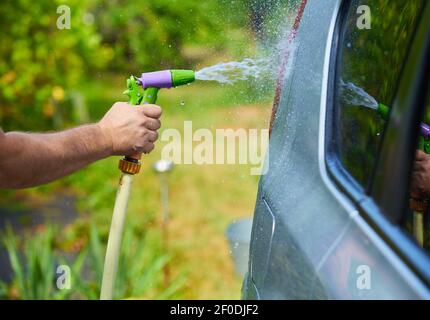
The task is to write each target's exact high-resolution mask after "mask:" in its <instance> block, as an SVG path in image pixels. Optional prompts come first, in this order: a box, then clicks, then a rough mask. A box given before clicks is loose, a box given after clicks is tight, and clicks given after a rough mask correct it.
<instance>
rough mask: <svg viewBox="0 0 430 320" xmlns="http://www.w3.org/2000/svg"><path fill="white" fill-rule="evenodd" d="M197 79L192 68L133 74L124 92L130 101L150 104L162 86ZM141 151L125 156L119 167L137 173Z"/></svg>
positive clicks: (154, 100) (167, 86) (172, 85)
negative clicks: (137, 76) (135, 75)
mask: <svg viewBox="0 0 430 320" xmlns="http://www.w3.org/2000/svg"><path fill="white" fill-rule="evenodd" d="M194 80H195V73H194V71H192V70H163V71H155V72H147V73H142V75H141V76H140V78H136V77H134V76H131V77H130V78H129V79H127V90H125V91H124V94H125V95H127V96H128V97H129V103H130V104H133V105H139V104H150V103H155V102H156V101H157V95H158V91H159V90H160V89H162V88H173V87H179V86H182V85H185V84H188V83H191V82H193V81H194ZM141 157H142V154H141V153H137V154H134V155H131V156H127V157H124V158H123V159H122V160H120V163H119V169H120V170H121V171H122V172H124V173H128V174H136V173H139V171H140V166H141V165H140V162H139V160H140V158H141Z"/></svg>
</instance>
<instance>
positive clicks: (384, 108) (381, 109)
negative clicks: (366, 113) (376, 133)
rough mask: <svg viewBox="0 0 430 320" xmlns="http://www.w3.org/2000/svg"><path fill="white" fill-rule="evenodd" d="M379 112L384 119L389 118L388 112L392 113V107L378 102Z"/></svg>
mask: <svg viewBox="0 0 430 320" xmlns="http://www.w3.org/2000/svg"><path fill="white" fill-rule="evenodd" d="M377 112H378V114H379V116H380V117H381V118H382V119H384V120H385V121H387V120H388V114H389V113H390V109H389V108H388V107H387V106H386V105H385V104H382V103H380V104H378V109H377Z"/></svg>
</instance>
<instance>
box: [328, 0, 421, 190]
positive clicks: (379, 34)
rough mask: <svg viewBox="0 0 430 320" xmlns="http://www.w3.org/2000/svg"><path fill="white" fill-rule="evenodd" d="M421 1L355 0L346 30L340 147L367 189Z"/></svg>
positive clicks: (339, 88)
mask: <svg viewBox="0 0 430 320" xmlns="http://www.w3.org/2000/svg"><path fill="white" fill-rule="evenodd" d="M422 4H423V2H422V1H409V0H399V1H390V0H369V1H358V0H356V1H352V5H351V7H350V9H349V13H348V15H347V18H346V22H345V24H344V25H343V30H342V31H341V39H340V50H339V54H338V59H337V66H336V67H337V69H336V70H337V71H336V89H335V90H336V95H335V104H336V107H335V119H336V126H337V128H336V130H335V131H336V140H335V141H336V142H337V143H336V144H337V145H336V149H337V152H338V156H339V159H340V162H341V163H342V165H343V166H344V167H345V168H346V170H347V171H348V172H349V174H350V175H352V176H353V177H354V178H355V180H356V181H358V182H359V184H360V185H361V186H362V187H363V188H365V189H366V188H367V187H368V186H369V183H370V180H371V176H372V173H373V169H374V167H375V165H376V159H377V154H378V150H379V145H380V143H381V140H382V137H383V134H382V133H383V128H384V124H385V120H388V115H389V106H390V104H391V103H392V101H393V98H394V96H395V94H396V89H397V85H398V81H399V79H400V76H401V71H402V67H403V62H404V61H405V58H406V55H407V53H408V47H409V43H410V40H411V38H412V35H413V32H414V28H415V26H416V23H417V20H418V16H419V12H420V8H421V6H422ZM363 5H365V6H366V7H365V8H368V11H367V12H368V13H370V16H368V17H369V18H370V25H369V24H368V25H365V23H366V20H363V19H364V18H365V17H363V15H362V14H358V13H357V12H358V11H359V12H366V11H360V10H359V9H360V8H362V10H363V7H362V6H363ZM368 23H369V22H368ZM368 27H370V29H368Z"/></svg>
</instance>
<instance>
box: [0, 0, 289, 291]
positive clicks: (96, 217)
mask: <svg viewBox="0 0 430 320" xmlns="http://www.w3.org/2000/svg"><path fill="white" fill-rule="evenodd" d="M297 2H298V1H288V0H249V1H234V0H233V1H230V0H229V1H224V0H205V1H195V0H156V1H122V0H111V1H101V0H71V1H66V0H63V1H52V0H40V1H36V2H35V1H30V0H16V1H8V0H6V1H2V3H1V5H0V26H1V31H0V32H1V35H0V37H1V42H0V124H1V128H2V129H3V130H4V131H12V130H19V131H32V132H35V131H36V132H44V131H52V130H61V129H65V128H69V127H72V126H76V125H79V124H83V123H88V122H92V121H97V120H98V119H100V117H101V116H102V115H103V114H104V113H105V112H106V111H107V110H108V109H109V108H110V107H111V105H112V104H113V103H114V102H115V101H119V100H122V101H124V100H125V98H124V96H122V92H123V91H124V90H125V81H126V79H127V78H128V77H129V76H130V74H134V75H140V73H142V72H144V71H145V72H146V71H152V70H161V69H168V68H177V69H181V68H188V69H193V70H199V69H200V68H202V67H206V66H210V65H213V64H216V63H219V62H228V61H240V60H243V59H245V58H257V57H269V58H270V57H273V59H274V60H276V59H277V58H276V57H278V56H279V53H280V49H279V48H280V47H282V46H280V45H279V44H280V43H282V41H283V40H284V38H285V34H286V30H288V25H289V24H290V21H291V17H292V16H293V15H294V10H295V8H296V6H297ZM59 5H67V6H68V7H69V8H70V13H71V28H70V29H63V30H61V29H58V28H57V19H58V17H59V16H60V14H58V13H57V8H58V6H59ZM273 66H274V68H277V61H273ZM275 82H276V78H275V77H272V78H271V79H269V80H268V81H266V82H265V83H264V84H262V83H257V82H256V81H247V82H242V83H236V84H234V85H220V84H217V83H210V82H205V83H198V82H196V83H195V84H193V85H191V86H186V87H182V88H180V89H179V88H178V89H173V90H164V91H161V92H160V95H159V100H158V104H159V105H161V106H162V107H163V109H164V112H163V117H162V129H161V132H162V130H163V129H165V128H176V129H178V130H179V131H183V122H184V121H185V120H192V121H193V128H194V130H195V129H198V128H210V129H211V130H215V129H216V128H233V129H235V128H245V129H247V128H268V124H269V120H270V113H271V102H272V100H273V96H274V85H275ZM162 146H163V143H162V142H158V144H157V147H156V149H155V151H154V152H152V153H151V154H150V155H149V156H145V157H144V159H143V170H142V172H141V173H140V174H139V175H138V176H137V177H136V179H135V181H134V188H133V194H132V196H131V199H130V204H129V209H128V216H127V223H126V235H125V238H124V240H123V250H122V258H121V260H120V270H119V279H118V288H117V292H116V295H117V297H119V298H124V297H125V298H142V299H175V298H182V299H237V298H240V287H241V280H242V279H241V276H240V275H239V274H237V272H235V270H234V265H233V262H232V259H231V257H230V251H231V249H230V248H229V245H228V242H227V239H226V236H225V234H226V228H227V227H228V225H229V224H230V223H232V222H234V221H236V220H238V219H240V218H243V217H250V216H252V213H253V209H254V201H255V196H256V192H257V183H258V179H259V177H258V176H251V175H250V174H249V172H250V171H249V170H250V167H249V166H248V165H177V166H175V167H174V169H173V170H172V172H171V173H170V174H169V178H168V183H169V193H170V194H169V202H170V204H169V205H170V221H169V224H168V227H167V228H168V230H167V233H168V237H166V236H165V234H164V233H165V232H166V230H164V233H163V229H162V228H161V224H162V221H161V205H160V179H159V176H158V175H157V173H155V172H154V171H153V170H152V166H153V164H154V163H155V162H156V161H157V160H159V159H160V150H161V148H162ZM117 163H118V159H117V158H115V157H113V158H110V159H106V160H103V161H99V162H97V163H95V164H93V165H91V166H89V167H87V168H85V169H84V170H82V171H80V172H78V173H76V174H73V175H71V176H69V177H67V178H65V179H62V180H60V181H57V182H55V183H51V184H48V185H45V186H42V187H38V188H32V189H26V190H18V191H10V190H2V191H1V196H0V232H1V238H0V240H1V244H2V246H1V249H0V297H1V298H3V299H48V298H49V299H97V298H98V296H99V290H100V283H101V275H102V267H103V260H104V254H105V244H106V242H107V237H108V231H109V225H110V220H111V214H112V208H113V203H114V199H115V193H116V188H117V183H118V179H119V175H120V173H119V171H118V169H117ZM61 264H67V265H69V266H70V268H71V272H72V283H71V289H70V290H58V289H57V287H56V285H55V279H56V276H57V275H56V267H57V266H58V265H61Z"/></svg>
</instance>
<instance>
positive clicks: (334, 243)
mask: <svg viewBox="0 0 430 320" xmlns="http://www.w3.org/2000/svg"><path fill="white" fill-rule="evenodd" d="M299 6H300V7H299V10H298V17H297V18H296V23H295V27H297V30H295V29H293V30H292V31H291V32H290V34H293V35H294V36H295V40H294V43H295V45H294V47H295V50H294V51H291V50H290V51H289V52H288V53H287V54H288V56H289V59H290V61H289V62H288V63H286V64H284V65H283V66H284V68H285V67H286V68H290V70H289V72H286V71H285V70H281V71H280V79H279V81H278V89H277V90H278V94H277V97H278V98H275V102H274V108H273V115H272V120H273V121H272V123H271V135H270V142H269V150H268V152H267V155H268V156H267V158H266V161H267V163H266V165H267V168H268V171H267V173H266V174H264V175H262V176H261V178H260V182H259V189H258V195H257V199H256V205H255V212H254V216H253V226H252V233H251V242H250V251H249V265H248V272H247V274H246V276H245V278H244V281H243V287H242V297H243V298H244V299H428V298H430V287H429V286H430V255H429V244H428V243H429V239H428V230H429V229H428V222H429V220H430V219H428V210H423V211H424V212H417V211H415V212H414V211H412V210H411V209H410V206H409V202H410V199H411V197H410V192H409V190H410V189H409V188H410V179H411V168H412V164H413V161H414V155H415V151H416V149H417V143H418V141H419V139H421V138H419V130H418V128H419V124H420V122H421V121H426V119H428V116H429V113H430V110H429V109H430V103H429V102H430V81H429V80H430V67H429V66H430V3H429V2H428V1H418V0H414V1H409V0H401V1H390V0H378V1H377V0H369V1H360V0H344V1H342V0H325V1H301V4H299ZM300 8H301V9H303V11H302V12H301V10H300ZM366 19H370V20H369V21H365V20H366ZM357 99H358V100H359V101H357ZM381 105H386V106H388V108H389V114H388V115H387V118H386V119H383V118H381V116H380V115H378V112H377V109H378V108H379V107H380V106H381ZM427 121H428V120H427ZM423 203H425V202H423ZM414 210H415V209H414ZM418 218H420V219H421V220H420V221H421V227H422V228H424V227H426V228H427V229H426V230H425V237H424V240H422V239H421V243H420V241H419V237H418V238H417V236H418V235H417V234H415V233H414V232H416V229H414V226H415V227H416V221H417V220H414V219H418ZM423 220H424V223H425V225H424V226H423V224H422V223H423ZM421 238H422V235H421ZM423 241H424V242H423Z"/></svg>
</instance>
